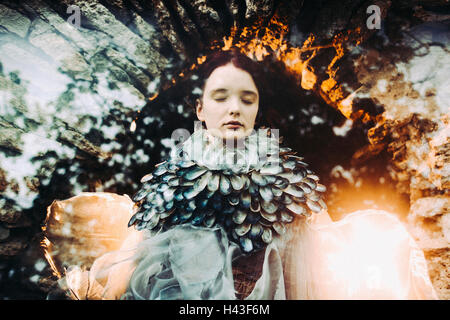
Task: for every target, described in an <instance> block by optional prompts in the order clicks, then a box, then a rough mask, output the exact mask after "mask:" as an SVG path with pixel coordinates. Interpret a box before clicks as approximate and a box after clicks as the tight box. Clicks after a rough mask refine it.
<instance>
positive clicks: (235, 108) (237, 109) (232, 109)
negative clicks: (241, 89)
mask: <svg viewBox="0 0 450 320" xmlns="http://www.w3.org/2000/svg"><path fill="white" fill-rule="evenodd" d="M228 112H229V114H230V115H231V114H234V115H239V114H240V113H241V101H240V99H239V97H233V99H230V100H229V106H228Z"/></svg>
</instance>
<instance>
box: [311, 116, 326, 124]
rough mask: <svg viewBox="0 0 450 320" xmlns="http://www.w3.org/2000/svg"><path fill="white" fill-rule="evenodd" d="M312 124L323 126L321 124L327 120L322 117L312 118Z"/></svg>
mask: <svg viewBox="0 0 450 320" xmlns="http://www.w3.org/2000/svg"><path fill="white" fill-rule="evenodd" d="M311 123H312V124H314V125H316V124H321V123H325V120H323V119H322V118H321V117H318V116H312V118H311Z"/></svg>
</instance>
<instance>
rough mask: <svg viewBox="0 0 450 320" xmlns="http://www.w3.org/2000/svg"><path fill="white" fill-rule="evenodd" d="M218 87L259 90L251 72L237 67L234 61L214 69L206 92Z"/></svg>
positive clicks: (207, 82)
mask: <svg viewBox="0 0 450 320" xmlns="http://www.w3.org/2000/svg"><path fill="white" fill-rule="evenodd" d="M217 89H228V90H247V91H255V92H258V90H257V88H256V85H255V82H254V81H253V78H252V76H251V75H250V73H248V72H247V71H245V70H243V69H239V68H236V67H235V66H234V65H233V64H232V63H228V64H226V65H224V66H220V67H218V68H216V69H214V71H213V72H212V73H211V75H210V76H209V78H208V79H207V80H206V83H205V92H206V91H211V90H217Z"/></svg>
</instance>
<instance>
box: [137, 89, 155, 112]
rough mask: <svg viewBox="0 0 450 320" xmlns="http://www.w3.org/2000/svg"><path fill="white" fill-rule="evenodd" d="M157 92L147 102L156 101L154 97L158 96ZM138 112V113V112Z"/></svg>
mask: <svg viewBox="0 0 450 320" xmlns="http://www.w3.org/2000/svg"><path fill="white" fill-rule="evenodd" d="M158 94H159V93H158V92H157V93H155V94H154V95H153V96H151V97H150V98H148V100H150V101H153V100H155V99H156V97H157V96H158ZM139 112H140V111H139Z"/></svg>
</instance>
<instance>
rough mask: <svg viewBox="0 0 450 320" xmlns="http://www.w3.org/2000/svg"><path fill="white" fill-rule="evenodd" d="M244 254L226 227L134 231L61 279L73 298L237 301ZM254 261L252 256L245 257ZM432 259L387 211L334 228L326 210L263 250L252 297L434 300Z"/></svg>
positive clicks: (345, 221)
mask: <svg viewBox="0 0 450 320" xmlns="http://www.w3.org/2000/svg"><path fill="white" fill-rule="evenodd" d="M240 254H241V253H240V249H239V248H238V247H237V246H236V245H235V244H234V243H232V242H229V241H228V239H227V236H226V234H225V232H224V231H223V230H222V229H220V228H203V227H194V226H191V225H188V224H186V225H180V226H177V227H175V228H173V229H171V230H168V231H166V232H162V233H158V234H150V232H135V233H134V234H132V235H131V236H129V237H128V238H127V240H125V242H124V244H123V246H122V248H121V250H118V251H115V252H111V253H107V254H105V255H103V256H101V257H99V258H98V259H97V260H96V261H95V262H94V264H93V265H92V267H91V268H90V270H89V271H83V270H81V269H80V268H78V267H75V268H72V269H69V270H68V271H67V273H66V276H65V277H64V278H62V279H61V280H60V282H59V283H60V285H61V287H62V288H65V289H69V290H70V292H71V295H72V298H74V299H151V300H153V299H164V300H166V299H236V295H235V290H234V282H233V273H232V266H233V260H234V259H236V258H237V257H238V256H239V255H240ZM247 258H248V259H251V258H252V257H251V256H248V257H247ZM436 298H437V296H436V293H435V291H434V289H433V286H432V284H431V282H430V279H429V276H428V270H427V266H426V260H425V258H424V255H423V252H422V251H421V250H420V249H419V248H418V247H417V245H416V244H415V242H414V241H413V239H412V238H411V236H410V235H409V234H408V232H407V231H406V229H405V228H404V226H403V225H402V224H401V223H400V221H398V219H396V218H395V217H394V216H393V215H391V214H388V213H386V212H383V211H377V210H364V211H358V212H355V213H352V214H350V215H348V216H346V217H345V218H344V219H342V220H341V221H338V222H332V221H331V219H329V216H328V214H327V213H326V212H322V213H321V214H319V215H316V216H313V218H310V219H307V220H305V219H296V222H295V224H293V225H291V228H290V229H289V233H288V234H287V235H286V236H285V237H283V238H280V239H277V241H274V242H273V243H271V244H270V245H269V246H268V247H267V248H266V249H265V256H264V262H263V266H262V275H261V277H260V278H259V279H258V281H257V282H256V284H255V287H254V289H253V291H252V292H251V293H250V295H249V296H248V297H247V299H436Z"/></svg>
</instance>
